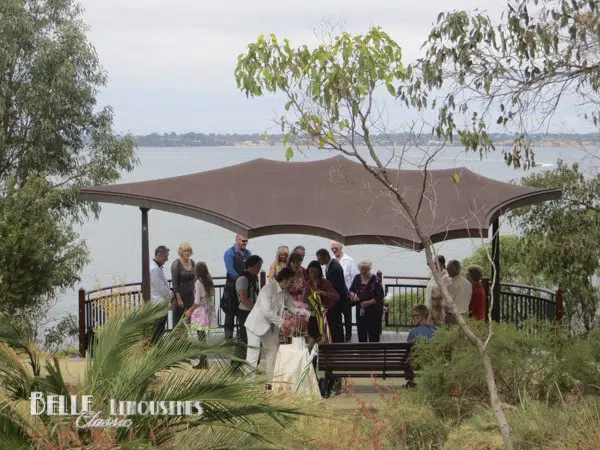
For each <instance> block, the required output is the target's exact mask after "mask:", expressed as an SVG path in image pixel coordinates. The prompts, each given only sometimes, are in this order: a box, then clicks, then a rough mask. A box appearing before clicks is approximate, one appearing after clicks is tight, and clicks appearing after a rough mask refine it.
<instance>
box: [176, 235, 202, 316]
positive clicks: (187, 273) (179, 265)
mask: <svg viewBox="0 0 600 450" xmlns="http://www.w3.org/2000/svg"><path fill="white" fill-rule="evenodd" d="M193 253H194V251H193V250H192V247H191V245H190V244H188V243H187V242H182V243H181V244H179V247H178V248H177V254H178V255H179V258H177V259H176V260H175V261H173V264H171V280H172V282H171V283H172V286H173V292H174V293H175V301H174V305H173V308H172V310H173V328H175V327H176V326H177V324H178V323H179V321H180V320H181V317H182V316H183V312H184V311H185V310H186V309H188V308H190V307H191V306H192V305H193V304H194V281H195V278H196V274H195V268H196V264H195V263H194V260H193V259H191V256H192V254H193Z"/></svg>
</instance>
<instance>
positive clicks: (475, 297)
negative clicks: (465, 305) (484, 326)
mask: <svg viewBox="0 0 600 450" xmlns="http://www.w3.org/2000/svg"><path fill="white" fill-rule="evenodd" d="M482 278H483V270H482V268H481V267H480V266H475V265H473V266H469V267H468V268H467V280H469V281H470V282H471V285H472V286H473V290H472V291H471V302H470V303H469V317H472V318H474V319H477V320H485V317H486V316H487V299H486V298H485V290H484V289H483V285H482V284H481V279H482Z"/></svg>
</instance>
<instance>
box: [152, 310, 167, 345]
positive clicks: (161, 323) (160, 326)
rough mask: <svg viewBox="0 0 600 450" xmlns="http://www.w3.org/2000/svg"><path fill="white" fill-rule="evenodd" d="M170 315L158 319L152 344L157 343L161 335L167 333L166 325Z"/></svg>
mask: <svg viewBox="0 0 600 450" xmlns="http://www.w3.org/2000/svg"><path fill="white" fill-rule="evenodd" d="M168 318H169V316H168V315H166V316H164V317H161V318H160V319H158V320H157V321H156V327H154V333H153V334H152V339H151V340H150V343H151V344H156V342H157V341H158V340H159V339H160V337H161V336H162V335H163V334H164V333H165V326H166V325H167V319H168Z"/></svg>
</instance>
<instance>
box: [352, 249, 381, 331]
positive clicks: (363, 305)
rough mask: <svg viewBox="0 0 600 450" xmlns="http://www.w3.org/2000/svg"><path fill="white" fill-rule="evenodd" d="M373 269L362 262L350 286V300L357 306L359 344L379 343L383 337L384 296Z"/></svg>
mask: <svg viewBox="0 0 600 450" xmlns="http://www.w3.org/2000/svg"><path fill="white" fill-rule="evenodd" d="M372 267H373V265H372V264H371V262H370V261H367V260H363V261H361V262H360V263H359V264H358V270H359V274H358V275H356V276H355V277H354V280H353V281H352V285H351V286H350V300H351V301H352V302H353V303H354V304H355V305H356V306H357V309H356V324H357V328H358V341H359V342H379V338H380V336H381V321H382V318H383V297H384V294H383V287H382V286H381V283H379V280H378V279H377V276H376V275H373V274H372V273H371V269H372Z"/></svg>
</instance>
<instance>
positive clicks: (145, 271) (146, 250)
mask: <svg viewBox="0 0 600 450" xmlns="http://www.w3.org/2000/svg"><path fill="white" fill-rule="evenodd" d="M140 210H141V211H142V298H143V299H144V301H145V302H147V301H148V300H150V243H149V242H150V241H149V231H148V208H143V207H140Z"/></svg>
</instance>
